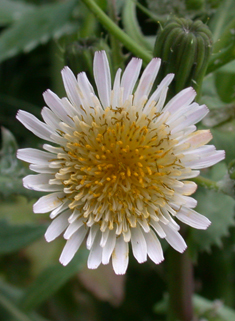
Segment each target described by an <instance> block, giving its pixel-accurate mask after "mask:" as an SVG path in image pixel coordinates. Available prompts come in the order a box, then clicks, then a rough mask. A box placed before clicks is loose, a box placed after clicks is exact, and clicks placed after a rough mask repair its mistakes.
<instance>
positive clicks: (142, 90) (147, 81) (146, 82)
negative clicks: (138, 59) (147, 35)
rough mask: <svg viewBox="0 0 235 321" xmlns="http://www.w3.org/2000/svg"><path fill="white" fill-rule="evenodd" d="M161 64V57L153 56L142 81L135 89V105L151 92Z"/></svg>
mask: <svg viewBox="0 0 235 321" xmlns="http://www.w3.org/2000/svg"><path fill="white" fill-rule="evenodd" d="M160 65H161V59H160V58H153V59H152V60H151V61H150V63H149V64H148V65H147V67H146V68H145V70H144V72H143V74H142V76H141V78H140V81H139V85H138V87H137V89H136V91H135V96H134V97H135V98H134V102H133V104H134V106H136V105H137V104H138V102H139V100H140V99H141V98H142V97H143V96H147V97H148V95H149V93H150V90H151V88H152V86H153V84H154V81H155V78H156V76H157V74H158V71H159V68H160Z"/></svg>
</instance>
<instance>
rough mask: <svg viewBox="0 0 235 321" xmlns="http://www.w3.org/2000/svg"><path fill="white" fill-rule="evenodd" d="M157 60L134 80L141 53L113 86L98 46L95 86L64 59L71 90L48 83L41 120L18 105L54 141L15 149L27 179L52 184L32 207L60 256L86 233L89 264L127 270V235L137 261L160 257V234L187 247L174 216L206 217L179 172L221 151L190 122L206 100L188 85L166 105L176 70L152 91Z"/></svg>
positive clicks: (191, 172)
mask: <svg viewBox="0 0 235 321" xmlns="http://www.w3.org/2000/svg"><path fill="white" fill-rule="evenodd" d="M160 63H161V60H160V59H159V58H154V59H152V60H151V62H150V63H149V64H148V66H147V67H146V68H145V70H144V72H143V74H142V76H141V77H140V80H139V82H138V84H137V80H138V77H139V73H140V69H141V64H142V61H141V60H140V59H138V58H133V59H132V60H131V61H130V62H129V64H128V65H127V67H126V69H125V71H124V72H123V75H122V77H121V72H122V71H121V69H118V71H117V73H116V75H115V80H114V85H113V89H111V76H110V70H109V64H108V60H107V57H106V54H105V52H104V51H100V52H96V53H95V57H94V78H95V82H96V86H97V91H98V95H96V94H95V91H94V89H93V88H92V86H91V84H90V82H89V80H88V79H87V77H86V74H85V73H83V72H82V73H79V74H78V76H77V79H76V78H75V76H74V75H73V73H72V72H71V70H70V69H69V68H68V67H65V68H64V69H63V70H62V77H63V82H64V86H65V90H66V93H67V96H68V98H62V99H60V98H59V97H58V96H57V95H56V94H54V93H53V92H52V91H50V90H47V91H46V92H45V93H44V95H43V96H44V99H45V102H46V104H47V105H48V107H49V108H48V107H44V108H43V109H42V118H43V120H44V122H42V121H40V120H38V119H37V118H36V117H35V116H33V115H32V114H30V113H28V112H25V111H22V110H20V111H19V112H18V114H17V119H18V120H19V121H20V122H21V123H22V124H23V125H24V126H25V127H26V128H27V129H29V130H30V131H32V132H33V133H34V134H35V135H37V136H38V137H40V138H42V139H44V140H47V141H49V142H51V143H52V144H56V145H57V146H54V145H51V144H44V145H43V149H44V151H42V150H37V149H32V148H25V149H19V150H18V153H17V157H18V158H19V159H21V160H23V161H26V162H28V163H31V164H30V169H31V170H32V171H34V172H36V173H39V174H36V175H28V176H26V177H25V178H24V179H23V184H24V186H25V187H26V188H28V189H33V190H36V191H43V192H49V194H48V195H45V196H42V197H41V198H40V199H39V200H38V201H37V202H36V203H35V204H34V206H33V210H34V213H46V212H51V213H50V218H51V219H53V221H52V223H51V224H50V226H49V227H48V229H47V231H46V234H45V238H46V240H47V241H48V242H50V241H52V240H54V239H55V238H56V237H58V236H59V235H60V234H61V233H63V232H64V234H63V236H64V238H65V239H66V240H67V243H66V245H65V247H64V249H63V251H62V254H61V256H60V262H61V263H62V264H63V265H66V264H68V263H69V262H70V261H71V259H72V258H73V256H74V254H75V253H76V252H77V250H78V249H79V247H80V245H81V243H82V242H83V241H84V239H86V246H87V248H88V249H89V250H90V253H89V257H88V267H89V268H91V269H94V268H97V267H98V266H99V265H100V264H101V263H103V264H108V263H109V261H110V258H111V257H112V264H113V268H114V271H115V273H116V274H124V273H125V272H126V269H127V266H128V260H129V243H131V246H132V252H133V255H134V257H135V258H136V260H137V261H138V262H139V263H142V262H145V261H146V260H147V256H149V257H150V259H151V260H152V261H153V262H155V263H156V264H158V263H160V262H161V261H162V260H163V259H164V257H163V252H162V248H161V245H160V242H159V240H158V237H160V238H165V239H166V240H167V242H168V243H169V244H170V245H171V246H172V247H173V248H174V249H175V250H177V251H179V252H183V251H184V250H185V249H186V244H185V241H184V239H183V238H182V236H181V235H180V234H179V232H178V231H179V225H178V224H177V223H176V221H175V220H174V218H177V219H178V220H180V221H182V222H184V223H186V224H188V225H190V226H192V227H194V228H197V229H206V228H207V227H208V226H209V224H210V221H209V220H208V219H207V218H206V217H204V216H202V215H201V214H199V213H197V212H196V211H194V210H193V208H194V207H195V206H196V204H197V202H196V200H194V199H193V198H191V197H189V195H191V194H192V193H193V192H194V191H195V190H196V187H197V185H196V184H195V183H194V182H192V181H187V180H186V179H190V178H193V177H196V176H197V175H199V169H201V168H205V167H209V166H212V165H214V164H215V163H217V162H219V161H220V160H222V159H223V158H224V151H216V150H215V147H214V146H213V145H206V146H205V144H206V143H207V142H209V141H210V140H211V138H212V136H211V134H210V131H209V130H198V131H196V127H195V125H194V124H195V123H197V122H199V121H200V120H201V119H202V118H203V117H204V116H205V115H206V114H207V113H208V109H207V107H206V106H205V105H201V106H200V105H198V104H197V103H195V102H193V100H194V98H195V96H196V92H195V91H194V89H193V88H186V89H184V90H182V91H181V92H180V93H178V94H177V95H176V96H175V97H174V98H173V99H171V100H170V101H169V102H168V103H167V104H166V105H165V99H166V95H167V90H168V86H169V84H170V83H171V81H172V79H173V76H174V75H173V74H169V75H167V76H166V77H165V78H164V79H163V80H162V82H161V83H160V84H159V85H158V87H157V89H156V90H155V91H154V92H153V93H152V95H151V96H150V91H151V89H152V85H153V83H154V80H155V78H156V76H157V73H158V70H159V68H160ZM136 85H137V88H136V90H134V88H135V86H136ZM149 96H150V97H149ZM164 105H165V107H164ZM157 235H158V237H157Z"/></svg>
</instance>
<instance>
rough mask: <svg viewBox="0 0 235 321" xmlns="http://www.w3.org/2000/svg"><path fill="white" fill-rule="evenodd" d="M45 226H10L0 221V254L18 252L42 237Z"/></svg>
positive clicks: (4, 221)
mask: <svg viewBox="0 0 235 321" xmlns="http://www.w3.org/2000/svg"><path fill="white" fill-rule="evenodd" d="M45 231H46V225H36V224H27V225H11V224H9V223H8V222H7V221H6V220H4V219H2V220H0V254H6V253H12V252H15V251H18V250H20V249H22V248H24V247H25V246H27V245H28V244H31V243H32V242H34V241H35V240H37V239H38V238H40V237H42V236H43V234H44V233H45Z"/></svg>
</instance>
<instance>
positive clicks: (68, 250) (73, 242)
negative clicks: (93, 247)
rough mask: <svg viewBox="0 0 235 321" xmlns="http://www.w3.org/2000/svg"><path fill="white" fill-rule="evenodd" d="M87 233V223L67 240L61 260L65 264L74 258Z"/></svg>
mask: <svg viewBox="0 0 235 321" xmlns="http://www.w3.org/2000/svg"><path fill="white" fill-rule="evenodd" d="M86 233H87V227H86V226H85V225H83V226H81V227H80V229H79V230H78V231H77V232H76V233H75V234H73V236H72V237H71V238H70V239H69V240H68V241H67V243H66V244H65V247H64V249H63V251H62V253H61V256H60V258H59V261H60V263H61V264H63V265H67V264H68V263H69V262H70V261H71V260H72V258H73V257H74V255H75V253H76V252H77V250H78V249H79V247H80V246H81V244H82V242H83V240H84V238H85V236H86Z"/></svg>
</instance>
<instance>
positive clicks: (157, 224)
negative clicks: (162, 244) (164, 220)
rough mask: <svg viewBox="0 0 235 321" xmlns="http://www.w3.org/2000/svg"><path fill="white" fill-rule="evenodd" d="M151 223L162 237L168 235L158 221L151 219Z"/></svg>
mask: <svg viewBox="0 0 235 321" xmlns="http://www.w3.org/2000/svg"><path fill="white" fill-rule="evenodd" d="M150 224H151V226H152V227H153V228H154V230H155V231H156V232H157V234H158V235H159V237H160V238H162V239H163V238H165V237H166V233H165V232H164V231H163V229H162V227H161V225H160V224H159V223H158V222H156V221H154V220H151V223H150Z"/></svg>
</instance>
